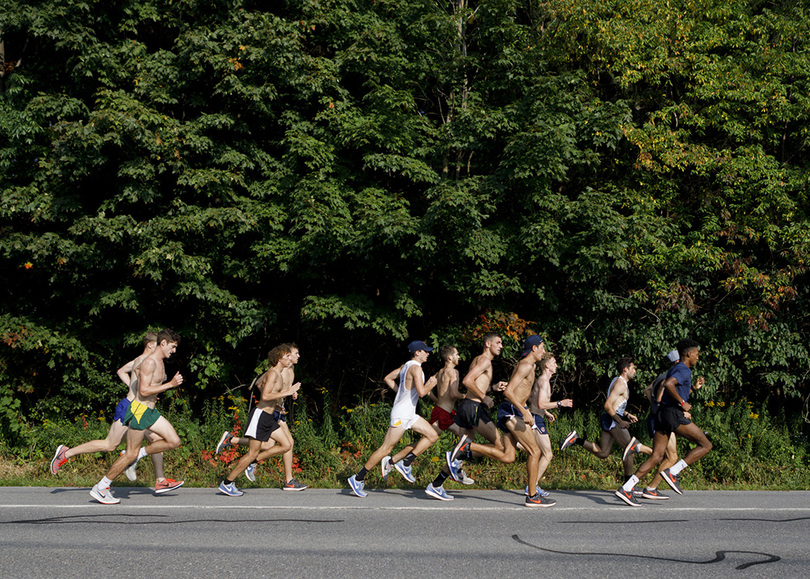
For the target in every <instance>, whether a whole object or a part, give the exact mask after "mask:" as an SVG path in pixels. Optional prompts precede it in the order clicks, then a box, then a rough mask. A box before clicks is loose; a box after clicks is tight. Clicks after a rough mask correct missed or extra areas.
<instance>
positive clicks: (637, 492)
mask: <svg viewBox="0 0 810 579" xmlns="http://www.w3.org/2000/svg"><path fill="white" fill-rule="evenodd" d="M643 494H644V493H643V492H642V491H641V489H640V488H638V487H637V486H634V487H633V496H634V497H636V498H637V499H640V498H641V495H643Z"/></svg>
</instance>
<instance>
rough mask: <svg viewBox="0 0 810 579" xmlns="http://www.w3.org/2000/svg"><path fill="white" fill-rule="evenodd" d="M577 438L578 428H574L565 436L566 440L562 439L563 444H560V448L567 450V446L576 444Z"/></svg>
mask: <svg viewBox="0 0 810 579" xmlns="http://www.w3.org/2000/svg"><path fill="white" fill-rule="evenodd" d="M577 438H578V437H577V431H576V430H572V431H571V432H569V433H568V436H566V437H565V440H563V441H562V444H561V445H560V450H565V449H566V448H568V447H569V446H571V445H572V444H574V443H575V442H576V441H577Z"/></svg>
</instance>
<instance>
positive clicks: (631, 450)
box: [622, 436, 641, 461]
mask: <svg viewBox="0 0 810 579" xmlns="http://www.w3.org/2000/svg"><path fill="white" fill-rule="evenodd" d="M640 451H641V443H640V442H639V441H638V438H636V437H635V436H634V437H633V438H631V439H630V442H629V443H627V446H625V447H624V453H623V454H622V461H624V460H625V459H626V458H627V457H628V456H630V455H633V454H638V453H639V452H640Z"/></svg>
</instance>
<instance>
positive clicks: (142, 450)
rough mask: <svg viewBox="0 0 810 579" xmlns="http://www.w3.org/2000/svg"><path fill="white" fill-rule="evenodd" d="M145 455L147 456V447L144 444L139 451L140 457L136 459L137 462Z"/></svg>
mask: <svg viewBox="0 0 810 579" xmlns="http://www.w3.org/2000/svg"><path fill="white" fill-rule="evenodd" d="M145 456H146V447H145V446H142V447H141V449H140V450H139V451H138V458H136V459H135V462H138V461H139V460H141V459H142V458H143V457H145Z"/></svg>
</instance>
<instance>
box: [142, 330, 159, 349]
mask: <svg viewBox="0 0 810 579" xmlns="http://www.w3.org/2000/svg"><path fill="white" fill-rule="evenodd" d="M157 341H158V339H157V334H156V333H155V332H153V331H152V330H149V331H148V332H146V333H145V334H144V335H143V347H144V348H145V347H146V346H148V345H149V344H151V343H152V342H157Z"/></svg>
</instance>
